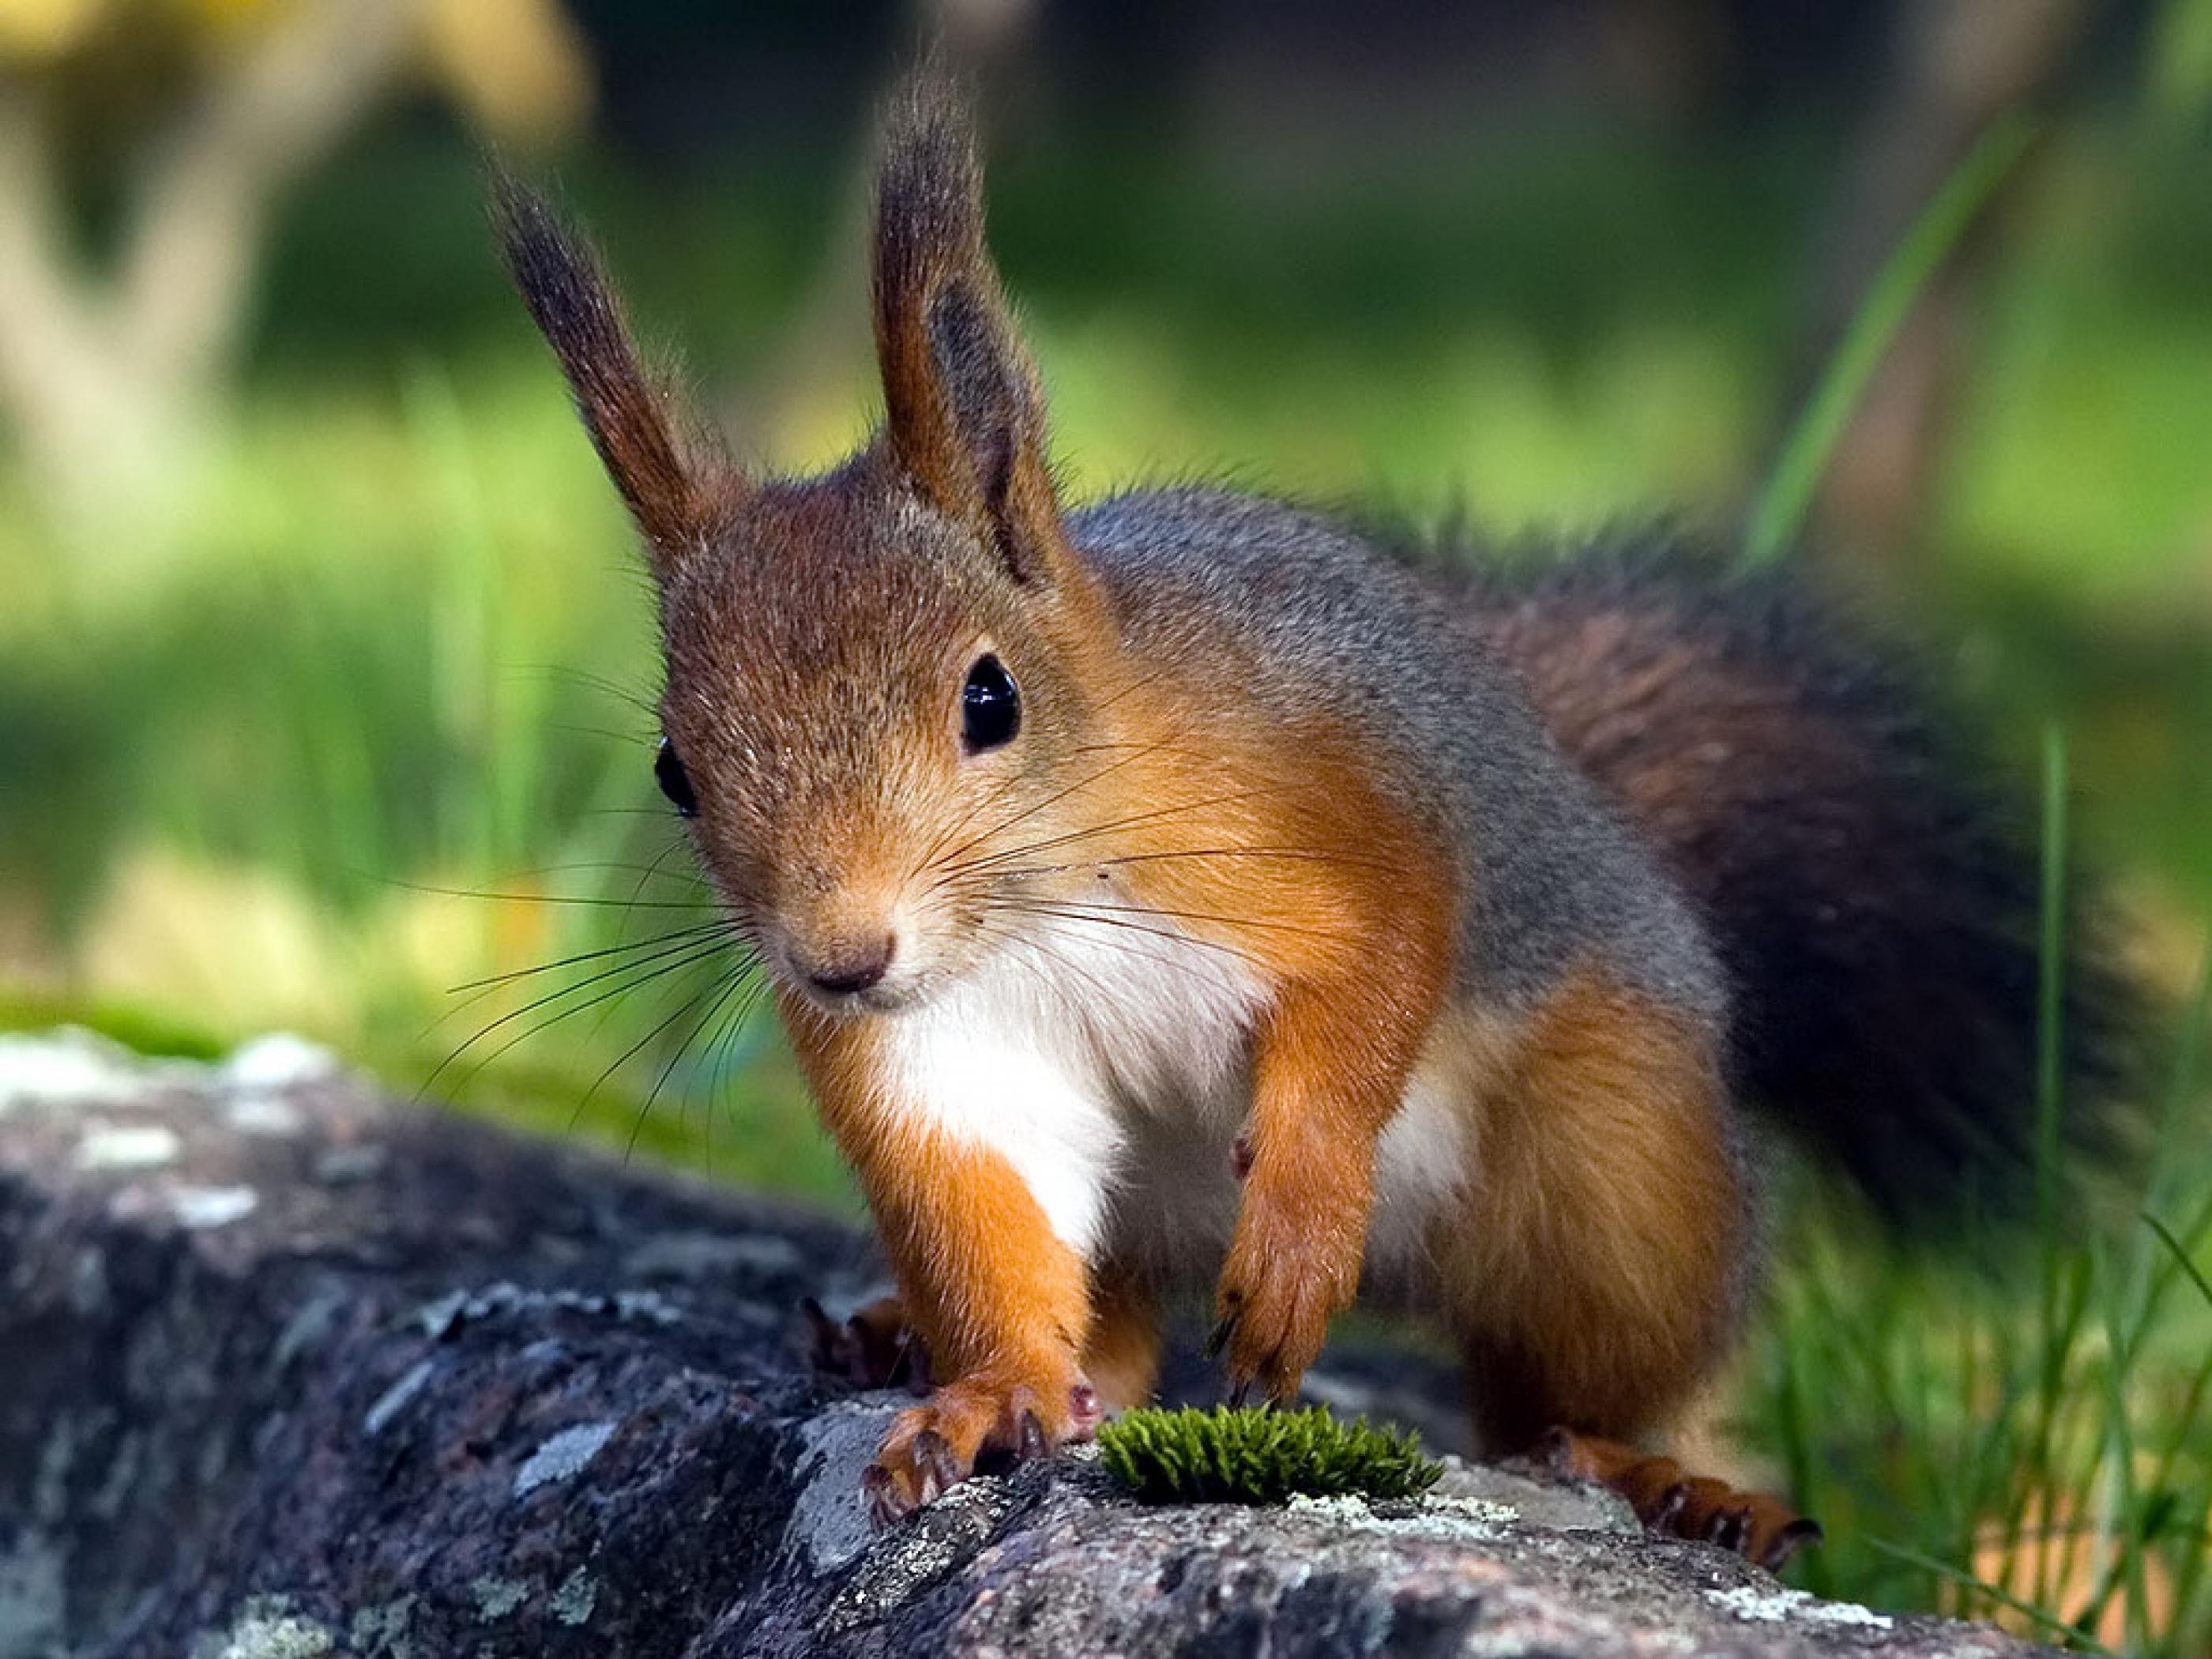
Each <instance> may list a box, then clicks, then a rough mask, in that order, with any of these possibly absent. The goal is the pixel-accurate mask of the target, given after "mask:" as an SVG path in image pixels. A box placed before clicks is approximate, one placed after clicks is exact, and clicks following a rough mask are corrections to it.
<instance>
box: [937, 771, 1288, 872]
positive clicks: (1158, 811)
mask: <svg viewBox="0 0 2212 1659" xmlns="http://www.w3.org/2000/svg"><path fill="white" fill-rule="evenodd" d="M1288 787H1292V786H1289V785H1284V786H1280V787H1273V788H1264V789H1243V790H1238V791H1237V792H1236V793H1232V794H1227V795H1214V796H1210V797H1208V798H1207V799H1204V800H1194V801H1180V802H1177V803H1176V804H1175V805H1171V806H1157V807H1154V808H1152V810H1151V811H1144V812H1135V813H1132V814H1131V815H1130V816H1128V817H1122V818H1115V819H1113V820H1112V821H1110V822H1109V823H1098V824H1093V825H1091V827H1090V828H1088V829H1076V830H1071V831H1069V832H1068V833H1067V834H1066V835H1062V836H1052V837H1050V838H1049V839H1048V840H1045V841H1039V842H1030V843H1028V844H1027V845H1025V846H1021V847H1009V848H1004V849H1002V850H1001V851H999V852H996V853H991V854H986V855H985V856H983V857H981V858H979V859H972V860H969V861H968V862H967V863H966V864H964V865H957V866H951V868H952V869H953V870H954V872H957V873H962V874H965V873H969V872H974V871H978V870H987V869H990V868H992V867H993V866H995V865H999V864H1003V863H1005V862H1006V861H1007V860H1012V859H1017V858H1024V857H1027V856H1029V855H1030V854H1036V853H1048V852H1050V851H1051V850H1052V849H1053V848H1055V847H1065V846H1067V845H1069V844H1071V843H1073V842H1079V841H1088V840H1090V839H1091V838H1092V837H1093V836H1107V835H1112V834H1114V833H1115V832H1116V831H1117V830H1122V829H1131V828H1133V827H1134V826H1136V825H1138V824H1140V823H1154V822H1156V821H1158V820H1159V819H1161V818H1172V817H1176V816H1177V815H1178V814H1180V813H1184V812H1200V811H1206V809H1207V808H1209V807H1214V806H1231V805H1236V804H1237V802H1239V801H1246V800H1255V799H1260V798H1261V797H1262V796H1266V795H1271V794H1280V793H1283V790H1284V789H1285V788H1288Z"/></svg>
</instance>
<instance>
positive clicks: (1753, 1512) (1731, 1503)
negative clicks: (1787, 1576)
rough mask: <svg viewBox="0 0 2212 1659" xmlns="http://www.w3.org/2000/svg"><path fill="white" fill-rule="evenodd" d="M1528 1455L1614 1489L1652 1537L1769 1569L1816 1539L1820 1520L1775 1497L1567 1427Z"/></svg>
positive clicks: (1557, 1471)
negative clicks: (1697, 1543) (1709, 1547)
mask: <svg viewBox="0 0 2212 1659" xmlns="http://www.w3.org/2000/svg"><path fill="white" fill-rule="evenodd" d="M1530 1456H1531V1461H1532V1462H1534V1463H1536V1464H1537V1465H1538V1466H1539V1467H1540V1468H1547V1469H1549V1470H1550V1471H1551V1472H1552V1473H1553V1474H1560V1475H1566V1476H1569V1477H1571V1478H1573V1479H1576V1480H1590V1481H1595V1483H1597V1484H1598V1485H1600V1486H1607V1487H1610V1488H1611V1489H1612V1490H1613V1491H1614V1492H1619V1493H1620V1495H1621V1496H1622V1497H1623V1498H1626V1499H1627V1500H1628V1504H1629V1507H1630V1508H1632V1509H1633V1510H1635V1511H1636V1516H1637V1518H1638V1520H1640V1521H1641V1522H1644V1525H1645V1526H1646V1527H1648V1528H1650V1529H1651V1530H1652V1531H1653V1532H1656V1533H1662V1534H1666V1535H1668V1537H1673V1538H1690V1539H1699V1540H1702V1541H1705V1542H1706V1543H1709V1544H1717V1545H1718V1546H1719V1547H1721V1548H1723V1549H1724V1550H1728V1551H1730V1552H1731V1553H1735V1554H1737V1555H1741V1556H1742V1557H1743V1558H1744V1559H1746V1560H1747V1561H1751V1562H1753V1563H1755V1564H1757V1565H1759V1566H1762V1567H1765V1569H1766V1570H1767V1571H1770V1572H1773V1571H1779V1569H1780V1568H1781V1566H1782V1565H1783V1564H1784V1562H1786V1561H1788V1560H1789V1559H1790V1557H1791V1556H1793V1555H1795V1554H1796V1553H1797V1552H1798V1551H1799V1550H1801V1549H1803V1548H1804V1547H1806V1546H1808V1544H1817V1543H1819V1542H1820V1523H1819V1522H1816V1521H1814V1520H1811V1519H1809V1518H1808V1517H1807V1516H1802V1515H1800V1514H1798V1513H1797V1512H1796V1510H1793V1509H1791V1508H1790V1506H1789V1505H1788V1504H1784V1502H1783V1501H1782V1500H1781V1499H1780V1498H1775V1497H1772V1496H1770V1495H1769V1494H1767V1493H1765V1492H1738V1491H1737V1490H1736V1489H1735V1487H1733V1486H1729V1484H1728V1483H1727V1482H1726V1481H1724V1480H1712V1479H1710V1478H1708V1477H1705V1476H1698V1475H1691V1474H1686V1473H1685V1472H1684V1470H1683V1468H1682V1466H1681V1465H1680V1464H1679V1463H1677V1462H1675V1461H1674V1459H1673V1458H1671V1457H1654V1456H1650V1455H1646V1454H1644V1453H1642V1452H1639V1451H1637V1450H1635V1449H1633V1448H1632V1447H1628V1446H1622V1445H1618V1444H1616V1443H1613V1442H1612V1441H1609V1440H1598V1439H1594V1438H1592V1437H1589V1436H1587V1435H1580V1434H1577V1433H1575V1432H1573V1431H1571V1430H1568V1429H1554V1430H1553V1431H1551V1432H1550V1433H1549V1434H1547V1435H1546V1436H1545V1437H1544V1438H1543V1439H1542V1440H1541V1441H1540V1442H1539V1443H1537V1445H1536V1447H1535V1449H1534V1451H1533V1452H1532V1453H1531V1455H1530Z"/></svg>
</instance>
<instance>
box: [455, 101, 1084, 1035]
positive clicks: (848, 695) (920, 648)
mask: <svg viewBox="0 0 2212 1659" xmlns="http://www.w3.org/2000/svg"><path fill="white" fill-rule="evenodd" d="M495 208H496V213H497V217H498V221H499V227H500V230H501V236H502V239H503V241H504V244H505V249H506V254H507V263H508V265H509V268H510V269H511V270H512V271H513V276H514V278H515V281H516V283H517V285H518V286H519V287H520V289H521V291H522V295H523V298H524V300H525V301H526V304H527V305H528V307H529V309H530V313H531V315H532V318H533V319H535V320H536V321H537V324H538V327H539V329H540V330H541V331H543V332H544V335H545V336H546V337H547V339H548V340H549V341H550V343H551V344H552V346H553V348H554V350H555V352H556V355H557V356H559V358H560V362H561V367H562V370H563V372H564V373H565V374H566V375H567V377H568V383H569V386H570V388H571V390H572V391H573V392H574V396H575V400H576V404H577V407H578V410H579V411H580V414H581V415H582V417H583V421H584V424H585V426H586V428H587V429H588V431H589V432H590V435H591V437H592V443H593V445H594V446H595V447H597V449H598V451H599V456H600V459H602V460H603V461H604V462H605V465H606V467H607V471H609V473H610V474H611V476H612V477H613V480H614V483H615V486H616V488H617V489H618V490H619V491H620V492H621V494H622V496H623V501H624V502H625V503H626V504H627V505H628V507H629V511H630V514H631V516H632V518H633V519H634V520H635V521H636V524H637V527H638V529H639V531H640V532H641V536H642V538H643V542H644V545H645V549H646V553H647V562H648V563H649V565H650V568H651V570H652V573H653V579H654V581H655V584H656V586H657V587H658V589H659V613H660V625H661V639H662V644H663V649H664V655H665V665H666V670H667V675H666V683H665V690H664V692H663V694H662V697H661V705H660V710H661V723H662V737H661V741H660V746H659V752H658V755H657V757H655V762H654V764H655V769H656V771H657V774H658V776H659V781H660V785H661V787H662V789H663V790H664V791H665V793H666V794H667V795H668V797H669V798H670V800H671V803H672V804H673V805H674V807H675V809H676V810H677V811H678V812H679V813H681V814H682V815H683V816H684V817H685V818H686V819H687V820H688V821H689V823H690V829H691V832H692V835H693V838H694V840H695V842H696V845H697V847H698V849H699V852H700V854H701V857H702V860H703V861H704V862H705V865H706V866H707V869H708V873H709V875H710V876H711V877H712V878H713V879H714V883H715V885H716V887H717V888H718V890H720V894H721V896H722V897H723V899H724V900H725V902H726V903H727V904H728V905H729V906H730V908H731V909H732V911H733V913H734V914H735V915H736V916H737V918H738V921H739V922H740V924H741V925H742V926H743V927H744V929H745V931H746V933H747V934H748V935H749V937H750V939H751V940H752V942H753V944H754V945H755V947H756V948H757V950H758V951H760V953H761V955H762V957H763V959H764V960H765V961H766V963H767V964H768V965H769V969H771V971H772V972H774V973H775V974H776V975H778V976H779V977H780V978H781V980H782V981H784V982H785V983H786V984H787V985H788V986H789V987H792V988H793V990H795V991H798V992H799V993H802V994H805V996H807V997H809V998H811V1000H813V1001H814V1002H816V1003H817V1004H818V1005H820V1006H823V1007H825V1008H828V1009H830V1010H833V1011H837V1012H857V1011H862V1010H870V1011H887V1010H890V1009H894V1008H897V1007H901V1006H907V1005H909V1004H912V1003H914V1002H916V1001H918V1000H921V999H922V998H924V997H925V996H926V995H927V994H928V993H929V992H930V991H932V990H933V989H934V988H935V987H938V986H939V985H942V984H944V983H945V982H948V981H951V979H954V978H957V976H958V975H960V974H961V973H962V972H963V971H964V970H965V969H967V968H969V966H971V965H972V964H973V963H975V961H976V960H978V959H979V958H980V957H982V956H984V955H987V954H988V953H989V952H991V951H993V950H994V948H996V947H995V946H994V943H993V941H994V938H996V937H998V935H996V934H995V933H994V925H993V921H992V918H993V916H994V915H1000V917H1001V920H1003V912H1004V909H1005V906H1004V903H1003V901H1004V899H1005V898H1006V893H1007V891H1008V889H1009V886H1010V884H1013V885H1018V884H1022V883H1034V882H1036V880H1038V879H1040V877H1039V875H1038V874H1037V873H1036V871H1035V865H1036V860H1033V859H1030V858H1026V857H1024V856H1023V854H1022V853H1021V851H1020V849H1021V848H1024V847H1028V848H1034V847H1035V846H1036V845H1037V844H1038V843H1039V842H1042V840H1045V839H1048V838H1049V836H1050V834H1051V833H1053V832H1054V831H1055V829H1057V830H1058V831H1059V832H1060V833H1065V832H1066V828H1067V824H1066V812H1067V811H1069V810H1079V809H1074V808H1073V807H1072V805H1071V804H1072V803H1073V801H1074V800H1075V799H1076V798H1077V797H1079V796H1081V795H1082V794H1083V793H1084V791H1083V790H1082V789H1081V788H1080V787H1077V788H1076V789H1075V790H1073V793H1070V785H1071V784H1073V783H1075V782H1076V781H1077V780H1078V779H1079V777H1080V776H1082V775H1083V773H1082V771H1081V769H1082V768H1083V766H1084V765H1085V761H1086V757H1096V756H1097V755H1098V754H1099V753H1100V752H1101V751H1102V750H1103V748H1104V747H1106V746H1108V745H1107V743H1106V740H1105V739H1104V738H1102V736H1101V732H1102V731H1103V710H1104V708H1106V706H1107V705H1109V704H1110V703H1111V702H1112V701H1113V699H1114V697H1115V690H1114V689H1113V688H1114V685H1115V680H1116V669H1115V655H1114V650H1113V646H1112V643H1111V641H1112V638H1113V629H1112V626H1111V623H1110V621H1109V618H1108V617H1107V616H1106V614H1105V611H1104V610H1103V603H1102V601H1101V599H1100V596H1099V594H1098V592H1097V590H1096V588H1095V586H1094V585H1093V584H1092V583H1091V580H1089V579H1088V578H1087V577H1086V576H1085V573H1084V570H1083V568H1082V566H1081V565H1080V563H1079V562H1078V561H1077V559H1076V558H1075V557H1074V556H1073V554H1072V553H1071V552H1070V551H1069V549H1068V547H1067V544H1066V539H1065V538H1064V536H1063V533H1062V531H1061V525H1060V508H1059V505H1058V502H1057V500H1056V497H1055V494H1054V485H1053V481H1052V478H1051V476H1050V474H1049V471H1048V465H1047V459H1046V453H1045V425H1044V409H1043V403H1042V395H1041V393H1040V391H1039V388H1038V384H1037V378H1036V371H1035V369H1034V368H1032V367H1031V365H1030V360H1029V357H1028V355H1027V353H1026V352H1025V351H1024V349H1023V346H1022V343H1021V341H1020V339H1019V337H1018V334H1017V332H1016V331H1015V329H1014V326H1013V324H1012V319H1010V317H1009V315H1008V313H1007V310H1006V302H1005V300H1004V297H1003V295H1002V293H1001V290H1000V284H999V280H998V276H997V273H996V272H995V270H994V269H993V267H992V264H991V261H990V257H989V255H988V253H987V252H986V250H985V248H984V245H983V221H982V201H981V182H980V177H979V173H978V169H977V166H976V161H975V150H974V146H973V143H972V140H971V138H970V137H969V130H968V127H967V125H966V123H965V121H964V119H963V116H962V114H961V112H960V109H959V106H958V104H957V101H956V100H954V99H953V98H952V97H951V94H949V93H948V92H947V91H946V90H945V88H943V87H941V86H939V85H935V84H933V83H931V82H917V83H916V84H915V86H914V87H912V88H909V89H908V91H907V92H906V93H905V94H903V95H902V97H901V98H900V99H899V100H896V104H895V105H894V107H893V109H892V112H891V114H890V121H889V124H888V128H887V133H886V137H885V142H884V152H883V160H882V162H881V165H880V168H879V171H878V178H877V188H876V214H875V240H874V282H873V295H874V310H875V337H876V347H877V352H878V359H879V361H880V364H881V368H882V374H883V387H884V405H885V411H884V423H883V426H882V428H880V429H879V430H878V432H877V434H876V435H875V436H874V437H873V438H872V441H870V442H869V443H868V444H867V445H866V447H864V448H862V449H861V451H860V453H858V454H856V455H854V457H853V458H852V459H850V460H848V462H847V463H846V464H845V465H842V466H841V467H839V468H838V469H836V471H832V472H829V473H828V474H825V475H823V476H822V477H813V478H805V479H796V480H768V479H758V478H754V477H748V476H746V475H744V473H743V472H741V471H739V470H738V469H737V468H736V467H735V466H733V465H732V464H731V462H730V461H729V460H728V459H726V457H725V456H724V455H723V454H721V453H720V450H719V449H718V447H715V446H714V445H712V444H708V443H702V442H701V441H699V440H698V438H697V436H696V428H694V427H693V426H692V425H691V423H690V422H687V421H685V420H684V419H683V418H682V417H681V416H679V415H678V413H677V412H676V410H675V407H674V400H673V398H671V395H670V394H669V392H667V391H666V390H665V388H664V387H663V386H661V385H659V383H658V382H657V381H656V380H653V378H652V377H650V376H649V375H648V374H647V373H646V372H645V371H644V370H643V368H641V364H640V362H639V359H638V356H637V353H636V351H635V348H634V347H633V345H632V343H631V342H630V338H629V332H628V331H627V329H626V328H625V326H624V325H623V319H622V313H621V308H620V307H619V305H618V303H617V301H616V299H615V297H614V295H613V294H612V292H611V290H610V289H609V287H608V285H607V283H606V282H605V277H604V276H603V275H602V273H601V270H600V268H599V264H598V262H597V261H596V260H595V259H594V258H592V254H591V253H590V252H589V250H588V249H587V248H586V246H584V245H583V244H582V243H581V242H580V241H579V240H576V239H575V238H574V237H573V236H571V235H570V234H568V232H567V231H566V230H565V229H564V228H562V225H561V223H560V222H559V221H558V220H557V219H556V217H555V216H554V215H553V214H552V213H551V212H550V210H548V209H547V208H546V207H545V205H544V204H543V203H542V202H540V201H538V199H536V198H535V197H532V196H530V195H529V194H527V193H526V192H525V191H522V190H520V188H518V187H516V186H515V185H513V184H511V183H508V182H504V181H502V182H501V183H500V184H499V185H497V186H496V187H495ZM1094 769H1095V768H1094ZM1056 794H1057V795H1060V796H1063V797H1065V798H1066V800H1065V801H1061V800H1056V799H1054V797H1055V795H1056ZM1056 809H1057V810H1056ZM1017 825H1018V828H1017V827H1016V826H1017Z"/></svg>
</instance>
